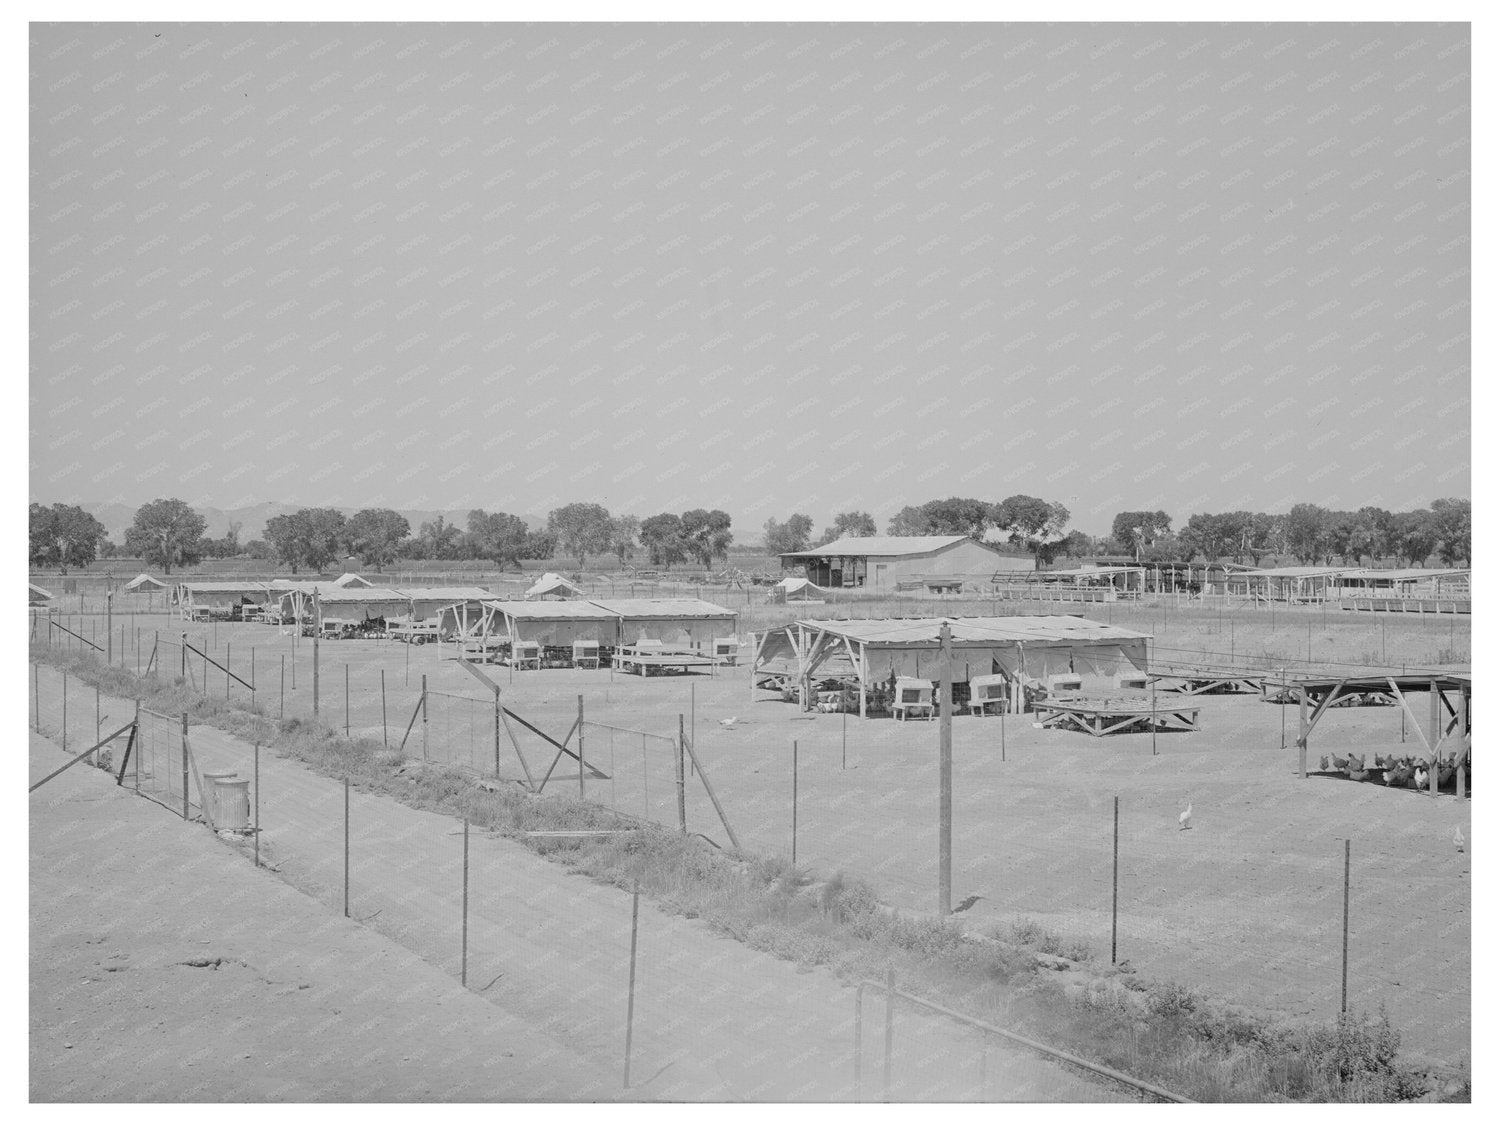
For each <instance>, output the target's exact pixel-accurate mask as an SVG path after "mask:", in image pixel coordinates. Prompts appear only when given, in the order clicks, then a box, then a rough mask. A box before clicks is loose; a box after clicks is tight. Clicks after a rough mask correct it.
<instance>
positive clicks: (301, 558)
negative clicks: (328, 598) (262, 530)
mask: <svg viewBox="0 0 1500 1125" xmlns="http://www.w3.org/2000/svg"><path fill="white" fill-rule="evenodd" d="M346 525H347V521H346V520H345V519H344V514H343V513H342V512H340V511H339V510H338V509H336V508H302V509H299V510H298V511H295V512H292V513H290V514H283V515H279V516H273V517H272V518H271V519H269V520H267V521H266V541H267V542H268V543H270V544H271V549H272V550H273V551H274V552H275V553H276V558H277V561H278V562H282V563H285V564H286V565H287V566H289V567H291V570H292V573H293V574H296V573H297V571H298V569H299V568H300V567H304V566H305V567H307V568H308V569H309V570H322V569H323V568H324V567H325V566H327V565H328V564H329V563H331V562H332V561H333V560H334V559H336V558H338V557H339V555H340V553H341V550H342V547H343V543H344V536H345V529H346Z"/></svg>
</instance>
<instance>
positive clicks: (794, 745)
mask: <svg viewBox="0 0 1500 1125" xmlns="http://www.w3.org/2000/svg"><path fill="white" fill-rule="evenodd" d="M796 865H797V740H796V739H795V738H794V739H792V866H793V867H795V866H796Z"/></svg>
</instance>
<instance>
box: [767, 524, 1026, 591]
mask: <svg viewBox="0 0 1500 1125" xmlns="http://www.w3.org/2000/svg"><path fill="white" fill-rule="evenodd" d="M781 565H782V566H783V567H793V566H797V565H801V566H803V567H805V568H806V576H807V580H808V581H809V582H811V583H813V584H814V585H816V586H822V587H823V588H825V589H841V588H848V587H863V588H865V589H869V590H882V591H895V590H896V589H898V588H910V587H913V586H931V585H933V584H934V581H935V580H936V582H937V585H940V586H943V587H947V588H951V587H953V586H964V585H979V584H988V583H989V581H990V580H991V579H992V578H993V577H994V576H995V575H996V574H997V573H1000V572H1005V571H1029V570H1034V569H1035V564H1034V562H1033V560H1032V559H1031V558H1029V557H1024V556H1017V555H1005V554H1001V553H1000V552H999V551H998V550H996V549H995V548H994V547H991V546H989V545H987V544H984V543H978V542H975V541H974V540H973V539H970V538H969V537H968V536H967V535H870V536H846V537H845V538H843V539H835V540H834V541H833V542H832V543H825V544H824V545H823V546H821V547H814V548H813V549H812V550H810V551H788V552H786V553H784V554H782V555H781Z"/></svg>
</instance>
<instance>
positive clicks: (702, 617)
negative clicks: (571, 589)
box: [591, 598, 740, 652]
mask: <svg viewBox="0 0 1500 1125" xmlns="http://www.w3.org/2000/svg"><path fill="white" fill-rule="evenodd" d="M591 604H593V605H596V606H600V607H602V608H603V609H606V610H608V611H609V612H610V613H612V614H613V615H614V616H615V618H616V619H617V620H618V621H619V643H620V644H621V645H633V644H637V643H639V642H641V641H661V642H662V644H664V645H666V646H669V647H671V648H678V649H693V650H695V651H698V652H705V651H707V652H711V651H712V650H713V643H714V638H715V637H725V636H729V635H730V634H732V633H734V632H735V630H736V627H737V625H738V623H739V619H740V618H739V614H737V613H735V612H734V610H732V609H725V608H724V607H723V606H719V605H714V604H713V603H712V602H705V601H699V600H698V599H697V598H611V599H607V600H603V599H594V600H593V601H592V603H591Z"/></svg>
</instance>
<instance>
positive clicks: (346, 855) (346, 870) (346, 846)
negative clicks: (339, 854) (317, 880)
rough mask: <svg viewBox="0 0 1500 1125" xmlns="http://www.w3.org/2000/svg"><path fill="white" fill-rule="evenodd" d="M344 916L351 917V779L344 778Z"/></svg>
mask: <svg viewBox="0 0 1500 1125" xmlns="http://www.w3.org/2000/svg"><path fill="white" fill-rule="evenodd" d="M344 917H345V918H347V917H349V779H348V778H347V777H346V778H344Z"/></svg>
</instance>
